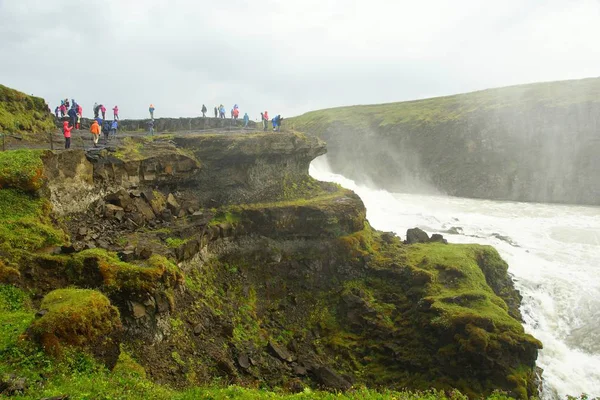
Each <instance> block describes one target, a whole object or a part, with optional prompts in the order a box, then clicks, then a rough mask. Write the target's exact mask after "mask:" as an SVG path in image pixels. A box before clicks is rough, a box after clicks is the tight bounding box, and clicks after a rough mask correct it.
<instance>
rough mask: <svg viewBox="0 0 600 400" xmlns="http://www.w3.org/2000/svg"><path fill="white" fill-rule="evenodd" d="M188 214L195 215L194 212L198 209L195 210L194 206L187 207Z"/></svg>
mask: <svg viewBox="0 0 600 400" xmlns="http://www.w3.org/2000/svg"><path fill="white" fill-rule="evenodd" d="M187 212H188V214H190V215H194V213H195V212H196V210H194V209H193V208H192V207H190V208H188V209H187Z"/></svg>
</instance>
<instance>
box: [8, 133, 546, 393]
mask: <svg viewBox="0 0 600 400" xmlns="http://www.w3.org/2000/svg"><path fill="white" fill-rule="evenodd" d="M324 152H325V144H324V143H323V142H321V141H320V140H318V139H316V138H314V137H310V136H305V135H302V134H295V133H285V134H251V135H248V134H237V135H232V134H228V135H224V134H214V135H176V136H173V137H166V138H163V139H159V138H138V139H134V138H128V139H127V140H126V141H125V143H124V146H122V147H119V148H107V149H103V150H101V151H97V152H88V153H84V152H82V151H63V152H51V151H31V150H19V151H11V152H6V153H2V154H0V206H1V207H0V222H2V224H1V226H2V227H1V228H0V260H1V261H0V280H1V281H2V282H3V283H4V285H0V300H1V301H0V311H1V313H0V317H1V318H3V321H4V320H9V321H13V322H11V324H12V325H11V324H9V325H8V326H9V328H8V331H7V332H4V331H2V332H4V333H5V337H6V338H7V339H6V340H4V341H2V342H0V353H1V354H2V355H3V356H2V357H1V358H0V369H1V370H3V371H4V370H7V368H12V372H13V373H15V374H25V375H26V374H29V375H26V376H28V379H29V382H30V389H27V390H29V392H28V393H30V394H31V393H35V390H42V389H44V390H46V389H48V388H52V387H53V386H52V385H55V386H54V387H56V385H60V382H61V381H60V379H61V378H60V377H61V376H65V374H67V376H68V374H75V372H73V371H75V370H77V368H79V370H78V371H80V370H81V368H84V369H85V368H87V367H84V366H82V364H81V362H79V361H73V360H80V359H81V358H78V357H81V356H79V355H78V354H89V355H91V356H93V357H94V359H95V360H99V361H100V362H102V363H103V364H104V365H105V366H106V367H107V368H109V369H113V370H114V371H119V370H121V371H122V370H123V369H124V368H126V369H133V370H135V371H142V373H143V374H144V375H145V376H147V378H148V379H151V380H152V381H154V382H155V383H160V384H167V385H169V386H171V387H174V388H183V387H190V386H192V387H193V386H198V385H200V386H202V385H209V384H214V383H215V382H216V381H220V382H227V383H236V384H238V385H243V386H257V385H261V386H266V387H269V388H275V387H283V388H285V389H286V390H289V391H298V390H303V389H304V388H305V387H322V388H327V389H329V390H347V389H349V388H351V387H352V386H355V387H356V386H361V385H366V386H368V387H373V388H388V389H402V388H411V389H431V388H437V389H444V390H450V389H452V388H457V389H459V390H461V391H462V392H463V393H465V394H467V395H469V396H470V397H479V396H482V395H487V394H490V393H491V392H492V391H493V390H495V389H501V390H505V391H508V392H510V393H511V394H512V395H513V396H515V397H519V398H528V397H530V396H534V395H536V394H537V387H536V376H535V375H536V371H535V360H536V357H537V351H538V349H539V348H540V347H541V344H540V343H539V342H538V341H537V340H536V339H534V338H533V337H531V336H530V335H527V334H526V333H525V332H524V330H523V327H522V325H521V322H520V314H519V310H518V306H519V303H520V297H519V295H518V292H516V291H515V289H514V287H513V286H512V282H511V280H510V278H509V276H508V274H507V265H506V263H505V262H504V261H502V260H501V259H500V257H499V256H498V253H497V252H496V251H495V250H494V249H493V248H491V247H488V246H479V245H451V244H445V243H444V241H443V240H442V239H441V238H433V240H431V239H429V238H427V237H422V238H420V235H416V236H415V237H414V238H413V236H414V235H411V237H410V238H409V239H410V240H409V241H408V242H410V243H411V244H405V243H404V242H402V241H401V240H400V238H398V237H397V236H395V235H393V234H390V233H382V232H377V231H375V230H373V229H372V228H371V227H370V226H369V224H368V222H367V221H366V218H365V215H366V213H365V209H364V206H363V204H362V201H361V200H360V198H358V197H357V196H356V195H355V194H354V193H352V192H350V191H347V190H345V189H342V188H340V187H339V186H337V185H333V184H328V183H323V182H318V181H315V180H313V179H312V178H310V176H309V175H308V166H309V163H310V162H311V160H312V159H314V158H315V157H317V156H318V155H321V154H323V153H324ZM7 284H8V285H10V286H7ZM14 286H17V287H19V288H21V289H23V290H24V291H20V292H18V293H21V294H19V295H16V294H15V293H17V292H14V290H17V289H14V290H13V289H11V288H14ZM5 293H9V294H10V296H9V295H5ZM6 299H9V300H10V301H9V300H6ZM15 299H17V300H18V301H16V300H15ZM5 303H6V304H5ZM7 304H8V305H7ZM15 304H17V305H15ZM1 329H6V328H1ZM18 337H21V339H22V340H17V338H18ZM39 349H42V350H43V353H38V352H39ZM46 357H51V358H50V359H48V358H46ZM61 359H62V360H66V361H60V362H59V361H55V362H56V363H57V364H56V365H58V366H57V367H49V365H54V363H55V362H53V361H46V360H61ZM22 360H28V361H27V362H26V363H25V362H23V361H22ZM133 360H135V361H133ZM65 365H67V366H66V367H65ZM85 365H87V364H85ZM15 366H16V367H15ZM32 366H33V367H32ZM59 366H60V367H59ZM36 368H37V369H36ZM65 368H66V370H65ZM69 368H71V369H69ZM32 369H33V370H34V371H36V373H33V374H32V373H31V370H32ZM42 370H43V371H44V373H43V374H44V375H43V377H40V375H39V372H41V371H42ZM65 371H67V372H65ZM85 371H87V369H85ZM36 374H37V375H36ZM78 374H79V375H77V376H81V373H80V372H78ZM11 382H12V381H11ZM36 388H37V389H36ZM106 390H108V389H106ZM138 390H142V391H143V390H146V389H143V388H141V387H140V388H139V389H138ZM52 393H55V392H52Z"/></svg>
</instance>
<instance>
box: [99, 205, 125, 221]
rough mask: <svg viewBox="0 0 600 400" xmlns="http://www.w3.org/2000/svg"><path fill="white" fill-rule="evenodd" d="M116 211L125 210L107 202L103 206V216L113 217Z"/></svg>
mask: <svg viewBox="0 0 600 400" xmlns="http://www.w3.org/2000/svg"><path fill="white" fill-rule="evenodd" d="M118 211H120V212H123V211H125V210H123V207H120V206H117V205H114V204H107V205H105V206H104V216H105V217H106V218H114V217H115V214H116V213H117V212H118Z"/></svg>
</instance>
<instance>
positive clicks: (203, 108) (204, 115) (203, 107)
mask: <svg viewBox="0 0 600 400" xmlns="http://www.w3.org/2000/svg"><path fill="white" fill-rule="evenodd" d="M200 111H202V118H206V112H207V111H208V109H207V108H206V106H205V105H204V104H202V110H200Z"/></svg>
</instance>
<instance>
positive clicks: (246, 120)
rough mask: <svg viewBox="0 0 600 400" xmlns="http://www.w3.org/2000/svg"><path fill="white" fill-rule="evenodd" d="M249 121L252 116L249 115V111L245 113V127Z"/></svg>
mask: <svg viewBox="0 0 600 400" xmlns="http://www.w3.org/2000/svg"><path fill="white" fill-rule="evenodd" d="M248 122H250V117H249V116H248V113H244V129H246V128H247V127H248Z"/></svg>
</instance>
